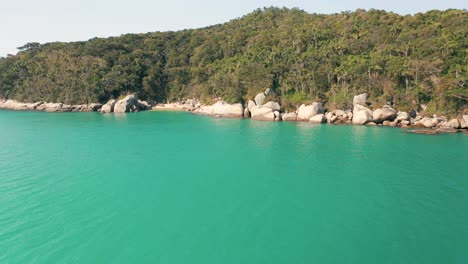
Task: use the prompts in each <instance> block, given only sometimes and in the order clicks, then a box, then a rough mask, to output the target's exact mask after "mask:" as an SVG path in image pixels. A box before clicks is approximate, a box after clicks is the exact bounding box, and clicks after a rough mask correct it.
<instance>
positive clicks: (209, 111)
mask: <svg viewBox="0 0 468 264" xmlns="http://www.w3.org/2000/svg"><path fill="white" fill-rule="evenodd" d="M193 113H195V114H201V115H211V116H217V117H237V118H242V117H243V116H244V107H243V106H242V104H240V103H237V104H228V103H226V102H225V101H218V102H216V103H215V104H213V105H202V106H200V108H197V109H195V110H193Z"/></svg>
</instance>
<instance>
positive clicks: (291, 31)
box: [0, 8, 468, 113]
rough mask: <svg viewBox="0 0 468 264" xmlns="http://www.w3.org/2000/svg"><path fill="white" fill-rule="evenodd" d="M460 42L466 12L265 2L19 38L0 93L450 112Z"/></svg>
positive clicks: (460, 92) (458, 93) (461, 95)
mask: <svg viewBox="0 0 468 264" xmlns="http://www.w3.org/2000/svg"><path fill="white" fill-rule="evenodd" d="M467 39H468V12H467V11H466V10H447V11H429V12H427V13H420V14H416V15H414V16H409V15H408V16H400V15H398V14H394V13H389V12H385V11H379V10H371V11H365V10H356V11H355V12H343V13H340V14H334V15H318V14H308V13H306V12H304V11H301V10H298V9H286V8H282V9H280V8H266V9H258V10H256V11H254V12H252V13H250V14H248V15H246V16H244V17H242V18H239V19H235V20H232V21H230V22H228V23H225V24H221V25H216V26H211V27H207V28H201V29H194V30H183V31H178V32H155V33H148V34H128V35H122V36H120V37H112V38H106V39H98V38H95V39H91V40H89V41H84V42H73V43H49V44H43V45H38V44H37V43H32V44H29V45H26V46H25V47H23V51H21V52H19V53H18V54H17V55H16V56H9V57H7V58H1V59H0V97H4V98H14V99H17V100H22V101H39V100H44V101H53V102H65V103H75V104H76V103H89V102H105V101H107V100H108V99H110V98H117V97H119V96H121V95H124V94H127V93H130V92H135V93H137V94H138V96H139V97H141V98H142V99H145V100H149V101H154V102H162V101H172V100H177V99H179V98H189V97H190V98H192V97H199V98H201V99H203V100H210V99H211V98H213V97H222V98H224V99H226V100H227V101H230V102H234V101H244V100H246V99H248V98H252V96H253V95H255V94H256V93H258V92H259V91H262V90H265V88H272V90H273V91H275V95H274V96H275V97H276V100H278V101H280V102H281V103H282V105H283V107H285V108H294V106H296V105H297V104H299V103H302V102H308V101H312V100H321V101H322V102H324V103H326V105H328V106H329V107H345V106H346V105H349V103H350V102H351V98H352V95H354V94H356V93H358V92H364V91H365V92H367V93H369V94H370V95H371V98H373V100H374V103H376V104H384V103H386V102H390V103H393V104H395V105H396V106H397V107H398V108H399V109H401V110H403V109H406V108H408V109H409V108H413V107H416V106H417V105H418V104H428V106H429V108H428V111H433V112H438V113H456V112H461V111H467V105H468V103H467V100H468V87H467V85H468V84H467V83H468V73H467V71H468V66H467V65H468V63H467V50H468V41H467Z"/></svg>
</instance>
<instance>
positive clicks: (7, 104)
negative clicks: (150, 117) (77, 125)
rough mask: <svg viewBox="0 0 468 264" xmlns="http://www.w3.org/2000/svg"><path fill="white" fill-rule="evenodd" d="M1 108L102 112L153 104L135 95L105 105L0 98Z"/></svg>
mask: <svg viewBox="0 0 468 264" xmlns="http://www.w3.org/2000/svg"><path fill="white" fill-rule="evenodd" d="M0 109H5V110H15V111H44V112H101V113H112V112H115V113H127V112H138V111H144V110H150V109H151V106H150V105H149V104H148V103H147V102H145V101H140V100H138V99H136V97H135V95H133V94H132V95H127V96H126V97H125V98H123V99H121V100H118V101H117V100H114V99H112V100H110V101H109V102H107V103H106V104H105V105H103V104H99V103H91V104H81V105H69V104H64V103H47V102H42V101H40V102H35V103H23V102H18V101H16V100H11V99H8V100H5V99H0Z"/></svg>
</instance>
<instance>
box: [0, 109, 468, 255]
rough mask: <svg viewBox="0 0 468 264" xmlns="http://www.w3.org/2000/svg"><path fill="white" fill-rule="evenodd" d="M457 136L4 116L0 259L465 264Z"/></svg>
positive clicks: (466, 193) (467, 192) (163, 119)
mask: <svg viewBox="0 0 468 264" xmlns="http://www.w3.org/2000/svg"><path fill="white" fill-rule="evenodd" d="M467 171H468V135H463V134H457V135H438V136H426V135H414V134H408V133H404V132H403V130H401V129H395V128H386V127H358V126H331V125H309V124H303V123H297V124H295V123H285V122H283V123H272V122H255V121H250V120H237V119H215V118H210V117H203V116H195V115H191V114H188V113H166V112H144V113H138V114H127V115H101V114H97V113H39V112H8V111H3V112H0V263H171V264H172V263H174V264H176V263H203V264H209V263H269V264H271V263H467V261H468V173H467Z"/></svg>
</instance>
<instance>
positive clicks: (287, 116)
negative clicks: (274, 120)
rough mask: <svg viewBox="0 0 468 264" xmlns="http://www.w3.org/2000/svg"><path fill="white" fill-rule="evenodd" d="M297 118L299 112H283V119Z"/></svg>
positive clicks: (291, 119)
mask: <svg viewBox="0 0 468 264" xmlns="http://www.w3.org/2000/svg"><path fill="white" fill-rule="evenodd" d="M296 120H297V114H296V113H294V112H292V113H284V114H283V121H296Z"/></svg>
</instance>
